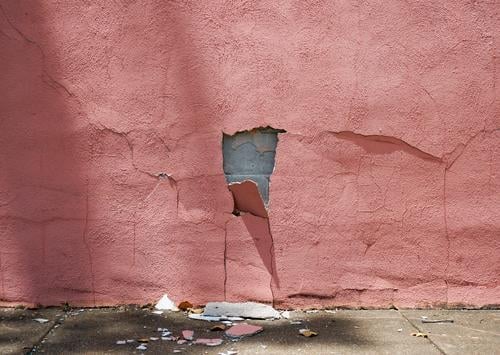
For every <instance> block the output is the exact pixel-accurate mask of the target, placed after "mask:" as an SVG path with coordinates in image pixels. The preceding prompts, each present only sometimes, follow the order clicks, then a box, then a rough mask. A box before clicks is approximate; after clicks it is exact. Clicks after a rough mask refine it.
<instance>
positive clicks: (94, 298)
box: [82, 179, 96, 306]
mask: <svg viewBox="0 0 500 355" xmlns="http://www.w3.org/2000/svg"><path fill="white" fill-rule="evenodd" d="M88 221H89V180H88V179H87V195H86V200H85V224H84V227H83V234H82V241H83V244H84V245H85V248H86V249H87V254H88V258H89V266H90V276H91V280H90V282H91V290H92V298H93V301H94V306H95V305H96V297H95V284H94V283H95V280H94V279H95V276H94V264H93V259H92V251H91V249H90V244H89V242H88V240H87V234H88Z"/></svg>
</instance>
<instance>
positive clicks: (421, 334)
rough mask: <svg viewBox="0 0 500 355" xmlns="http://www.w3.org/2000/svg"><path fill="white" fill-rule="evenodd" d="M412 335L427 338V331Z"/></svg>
mask: <svg viewBox="0 0 500 355" xmlns="http://www.w3.org/2000/svg"><path fill="white" fill-rule="evenodd" d="M411 335H412V336H414V337H419V338H427V334H426V333H420V332H418V333H411Z"/></svg>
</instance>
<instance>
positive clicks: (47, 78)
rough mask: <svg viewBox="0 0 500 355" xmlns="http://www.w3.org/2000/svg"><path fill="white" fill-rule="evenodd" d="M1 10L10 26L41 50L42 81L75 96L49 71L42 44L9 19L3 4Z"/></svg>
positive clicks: (0, 6)
mask: <svg viewBox="0 0 500 355" xmlns="http://www.w3.org/2000/svg"><path fill="white" fill-rule="evenodd" d="M0 12H2V14H3V16H4V18H5V20H6V21H7V23H8V24H9V26H10V27H11V28H12V29H13V30H14V31H15V32H16V33H17V34H18V35H19V36H20V37H21V38H22V39H23V40H24V41H25V42H26V43H28V44H30V45H32V46H35V47H36V48H37V49H38V51H39V52H40V54H41V56H42V78H41V79H42V81H43V82H44V83H45V84H47V85H48V86H50V87H51V88H53V89H56V90H57V89H62V90H63V91H64V92H65V93H66V94H67V95H68V96H69V97H72V96H74V94H73V93H72V92H71V91H70V90H69V89H68V88H67V87H66V86H64V85H63V84H61V83H60V82H59V81H57V80H56V79H54V77H53V76H52V75H51V74H50V73H49V72H48V71H47V69H46V55H45V52H44V50H43V48H42V47H41V46H40V44H39V43H38V42H36V41H34V40H32V39H30V38H29V37H28V36H26V35H25V34H24V33H23V32H22V31H21V30H20V29H19V28H17V26H15V25H14V23H13V22H12V21H11V20H10V19H9V17H8V16H7V13H6V12H5V9H4V8H3V6H2V5H0Z"/></svg>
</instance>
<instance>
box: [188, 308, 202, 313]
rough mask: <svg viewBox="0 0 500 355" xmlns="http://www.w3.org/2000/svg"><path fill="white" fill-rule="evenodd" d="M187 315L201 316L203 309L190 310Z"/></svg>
mask: <svg viewBox="0 0 500 355" xmlns="http://www.w3.org/2000/svg"><path fill="white" fill-rule="evenodd" d="M189 313H194V314H202V313H203V308H191V309H190V310H189Z"/></svg>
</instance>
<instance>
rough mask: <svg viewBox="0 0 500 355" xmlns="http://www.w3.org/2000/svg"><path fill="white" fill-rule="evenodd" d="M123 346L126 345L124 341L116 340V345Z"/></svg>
mask: <svg viewBox="0 0 500 355" xmlns="http://www.w3.org/2000/svg"><path fill="white" fill-rule="evenodd" d="M125 344H127V341H126V340H117V341H116V345H125Z"/></svg>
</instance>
